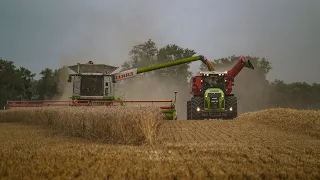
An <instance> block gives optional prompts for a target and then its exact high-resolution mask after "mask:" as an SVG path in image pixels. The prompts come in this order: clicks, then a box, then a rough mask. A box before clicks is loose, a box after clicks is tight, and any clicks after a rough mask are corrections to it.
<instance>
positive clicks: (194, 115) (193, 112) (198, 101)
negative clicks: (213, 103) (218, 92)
mask: <svg viewBox="0 0 320 180" xmlns="http://www.w3.org/2000/svg"><path fill="white" fill-rule="evenodd" d="M189 107H190V110H189V112H190V119H193V120H201V119H203V118H202V116H201V114H200V113H199V112H198V111H197V108H198V107H200V109H203V108H204V98H203V97H192V98H191V101H190V106H189Z"/></svg>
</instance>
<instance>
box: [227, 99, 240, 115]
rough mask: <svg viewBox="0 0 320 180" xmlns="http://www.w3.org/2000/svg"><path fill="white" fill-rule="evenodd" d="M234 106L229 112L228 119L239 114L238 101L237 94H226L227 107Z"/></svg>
mask: <svg viewBox="0 0 320 180" xmlns="http://www.w3.org/2000/svg"><path fill="white" fill-rule="evenodd" d="M231 107H232V111H231V112H229V113H228V117H227V118H228V119H234V118H236V117H237V116H238V102H237V97H235V96H226V98H225V109H226V110H229V109H230V108H231Z"/></svg>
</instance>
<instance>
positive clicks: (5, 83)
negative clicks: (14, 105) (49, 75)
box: [0, 59, 35, 109]
mask: <svg viewBox="0 0 320 180" xmlns="http://www.w3.org/2000/svg"><path fill="white" fill-rule="evenodd" d="M34 76H35V74H33V73H31V71H30V70H28V69H26V68H23V67H20V68H17V67H16V66H15V65H14V63H13V61H8V60H3V59H0V94H1V95H0V108H1V109H2V108H3V107H4V105H5V104H6V101H7V100H30V99H32V98H33V97H34V96H35V91H34V89H33V88H34V83H35V81H34Z"/></svg>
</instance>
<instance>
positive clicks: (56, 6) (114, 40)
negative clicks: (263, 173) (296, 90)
mask: <svg viewBox="0 0 320 180" xmlns="http://www.w3.org/2000/svg"><path fill="white" fill-rule="evenodd" d="M319 33H320V0H268V1H266V0H219V1H218V0H194V1H191V0H171V1H169V0H161V1H160V0H118V1H117V0H90V1H88V0H51V1H49V0H0V57H3V58H4V59H8V60H12V61H14V62H15V63H16V64H17V65H18V66H24V67H27V68H29V69H30V70H32V71H33V72H37V73H39V72H40V70H41V69H43V68H45V67H50V68H58V67H60V66H62V65H64V64H66V63H68V64H70V63H76V62H87V61H88V60H92V61H94V62H99V63H106V64H110V65H115V66H119V65H120V64H122V63H123V62H124V61H125V60H127V58H128V52H129V50H130V48H131V47H132V46H133V45H135V44H137V43H142V42H145V41H147V40H148V39H149V38H151V39H152V40H154V41H155V42H156V43H158V45H159V46H162V45H164V44H171V43H175V44H178V45H180V46H182V47H185V48H191V49H195V50H196V51H197V53H198V54H202V55H205V56H206V57H207V58H210V59H212V58H218V57H225V56H230V55H233V54H235V55H253V56H260V57H266V58H268V59H269V60H270V62H271V63H272V66H273V70H272V71H271V72H270V74H269V76H268V79H270V80H273V79H275V78H277V79H282V80H284V81H287V82H292V81H306V82H309V83H312V82H317V83H320V80H319V79H320V73H319V72H318V71H317V69H318V68H320V58H319V55H318V53H319V51H320V34H319ZM199 64H200V63H192V71H193V72H196V71H197V70H198V66H199Z"/></svg>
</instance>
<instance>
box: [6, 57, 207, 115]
mask: <svg viewBox="0 0 320 180" xmlns="http://www.w3.org/2000/svg"><path fill="white" fill-rule="evenodd" d="M198 60H201V61H202V62H203V63H205V64H206V65H207V66H208V69H209V70H210V71H212V70H213V66H212V64H211V63H210V62H209V61H208V60H207V59H206V58H205V57H204V56H195V57H190V58H185V59H181V60H176V61H170V62H167V63H163V64H159V65H154V66H150V67H145V68H139V69H130V70H126V71H123V72H119V73H114V74H112V73H113V72H114V71H115V70H117V69H118V67H114V66H109V65H105V64H94V63H93V62H92V61H89V62H88V63H86V64H80V63H78V64H77V65H73V66H68V70H69V71H72V72H71V73H69V79H68V82H70V83H72V85H73V87H72V88H73V90H72V97H71V99H72V100H67V101H52V100H39V101H8V104H7V107H8V109H12V108H18V107H47V106H91V107H101V106H104V107H110V108H112V107H115V106H116V107H121V106H123V105H127V106H136V107H147V106H150V104H151V105H158V107H159V108H161V109H162V111H163V113H164V114H165V115H166V117H167V119H177V116H176V114H177V113H176V108H175V100H146V101H142V100H122V99H120V98H116V97H115V96H114V94H115V91H116V89H115V83H117V82H119V81H121V80H124V79H127V78H131V77H134V76H136V75H137V74H141V73H145V72H149V71H154V70H157V69H162V68H166V67H171V66H176V65H180V64H185V63H190V62H193V61H198ZM168 103H170V105H168Z"/></svg>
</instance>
